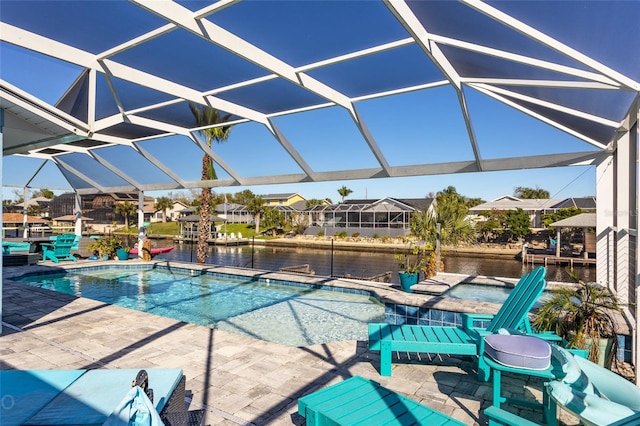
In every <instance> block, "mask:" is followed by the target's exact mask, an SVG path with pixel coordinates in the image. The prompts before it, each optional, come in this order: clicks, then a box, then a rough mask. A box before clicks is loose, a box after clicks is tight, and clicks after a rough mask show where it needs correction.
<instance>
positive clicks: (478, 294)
mask: <svg viewBox="0 0 640 426" xmlns="http://www.w3.org/2000/svg"><path fill="white" fill-rule="evenodd" d="M511 290H512V287H506V286H497V285H489V284H478V283H465V282H462V283H460V284H456V285H454V286H453V287H451V288H450V289H449V290H447V291H445V292H444V293H442V297H450V298H453V299H464V300H473V301H476V302H489V303H496V304H500V305H502V304H503V303H504V302H505V301H506V300H507V297H509V294H510V293H511ZM548 297H550V295H549V293H548V292H547V291H545V292H543V294H542V296H540V298H539V299H538V301H537V302H536V305H538V304H540V303H542V302H543V301H544V300H545V299H546V298H548Z"/></svg>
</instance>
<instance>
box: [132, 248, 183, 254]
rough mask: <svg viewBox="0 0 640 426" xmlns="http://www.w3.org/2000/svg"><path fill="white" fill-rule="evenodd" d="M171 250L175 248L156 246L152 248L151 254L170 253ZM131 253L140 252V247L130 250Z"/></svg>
mask: <svg viewBox="0 0 640 426" xmlns="http://www.w3.org/2000/svg"><path fill="white" fill-rule="evenodd" d="M171 250H173V247H154V248H152V249H151V256H155V255H156V254H160V253H169V252H170V251H171ZM129 254H138V247H134V248H132V249H131V250H129Z"/></svg>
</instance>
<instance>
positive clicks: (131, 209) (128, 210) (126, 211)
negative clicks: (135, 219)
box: [115, 201, 136, 228]
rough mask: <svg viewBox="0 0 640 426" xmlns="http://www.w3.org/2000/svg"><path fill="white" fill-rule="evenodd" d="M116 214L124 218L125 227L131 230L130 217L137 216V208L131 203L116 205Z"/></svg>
mask: <svg viewBox="0 0 640 426" xmlns="http://www.w3.org/2000/svg"><path fill="white" fill-rule="evenodd" d="M115 213H116V214H117V215H120V216H122V217H124V227H125V228H129V216H133V215H135V214H136V206H135V204H133V203H130V202H129V201H125V202H124V203H118V204H116V208H115Z"/></svg>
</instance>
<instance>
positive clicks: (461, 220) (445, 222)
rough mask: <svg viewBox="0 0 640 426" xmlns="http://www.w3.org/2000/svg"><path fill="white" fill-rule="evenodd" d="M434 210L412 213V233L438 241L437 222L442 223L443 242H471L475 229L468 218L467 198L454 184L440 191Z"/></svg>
mask: <svg viewBox="0 0 640 426" xmlns="http://www.w3.org/2000/svg"><path fill="white" fill-rule="evenodd" d="M435 198H436V204H435V208H434V209H433V210H427V209H425V210H422V211H416V212H414V213H413V214H412V215H411V221H410V226H411V233H412V234H413V235H415V236H417V237H419V238H420V239H421V240H425V241H428V242H430V243H432V244H435V242H436V233H437V224H438V223H440V241H441V242H442V244H447V245H456V244H458V243H461V242H470V241H472V240H473V237H474V230H473V226H472V225H471V222H470V221H469V219H468V218H467V213H468V211H469V208H468V207H467V206H466V205H465V199H464V197H463V196H461V195H460V194H458V192H457V191H456V189H455V188H454V187H453V186H449V187H448V188H446V189H444V190H442V191H440V192H438V194H437V195H436V197H435Z"/></svg>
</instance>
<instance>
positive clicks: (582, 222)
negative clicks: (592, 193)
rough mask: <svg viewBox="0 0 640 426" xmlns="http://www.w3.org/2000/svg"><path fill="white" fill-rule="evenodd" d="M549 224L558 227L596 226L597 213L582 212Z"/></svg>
mask: <svg viewBox="0 0 640 426" xmlns="http://www.w3.org/2000/svg"><path fill="white" fill-rule="evenodd" d="M549 226H553V227H556V228H595V227H596V214H595V213H580V214H577V215H575V216H571V217H568V218H566V219H562V220H558V221H557V222H553V223H552V224H550V225H549Z"/></svg>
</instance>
